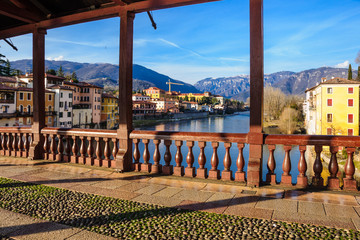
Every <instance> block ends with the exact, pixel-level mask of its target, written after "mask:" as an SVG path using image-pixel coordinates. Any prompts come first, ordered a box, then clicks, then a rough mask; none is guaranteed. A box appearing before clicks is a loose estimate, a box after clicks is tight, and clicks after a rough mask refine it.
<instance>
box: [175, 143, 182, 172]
mask: <svg viewBox="0 0 360 240" xmlns="http://www.w3.org/2000/svg"><path fill="white" fill-rule="evenodd" d="M182 145H183V141H181V140H176V141H175V146H176V148H177V150H176V154H175V163H176V166H175V167H174V175H175V176H183V175H184V167H183V166H181V164H182V161H183V155H182V153H181V146H182Z"/></svg>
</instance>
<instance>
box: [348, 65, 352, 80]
mask: <svg viewBox="0 0 360 240" xmlns="http://www.w3.org/2000/svg"><path fill="white" fill-rule="evenodd" d="M351 79H352V69H351V64H349V72H348V80H351Z"/></svg>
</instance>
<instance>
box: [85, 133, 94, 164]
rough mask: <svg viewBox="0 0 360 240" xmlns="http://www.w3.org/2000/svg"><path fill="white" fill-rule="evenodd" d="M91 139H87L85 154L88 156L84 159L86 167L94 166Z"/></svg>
mask: <svg viewBox="0 0 360 240" xmlns="http://www.w3.org/2000/svg"><path fill="white" fill-rule="evenodd" d="M93 140H94V138H93V137H88V147H87V154H88V156H87V157H86V165H90V166H92V165H94V159H95V157H94V146H93Z"/></svg>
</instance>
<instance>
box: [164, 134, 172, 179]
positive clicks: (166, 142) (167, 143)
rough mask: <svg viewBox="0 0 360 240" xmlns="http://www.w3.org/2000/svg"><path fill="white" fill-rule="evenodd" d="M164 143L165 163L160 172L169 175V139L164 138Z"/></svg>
mask: <svg viewBox="0 0 360 240" xmlns="http://www.w3.org/2000/svg"><path fill="white" fill-rule="evenodd" d="M164 144H165V147H166V150H165V154H164V162H165V165H164V166H163V167H162V173H163V174H165V175H171V174H173V166H172V165H170V163H171V152H170V146H171V140H165V141H164Z"/></svg>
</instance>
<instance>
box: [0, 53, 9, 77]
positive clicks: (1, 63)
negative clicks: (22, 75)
mask: <svg viewBox="0 0 360 240" xmlns="http://www.w3.org/2000/svg"><path fill="white" fill-rule="evenodd" d="M3 58H5V56H4V55H2V54H1V53H0V76H10V75H11V73H10V72H11V68H10V61H9V60H8V59H6V60H5V59H3Z"/></svg>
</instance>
